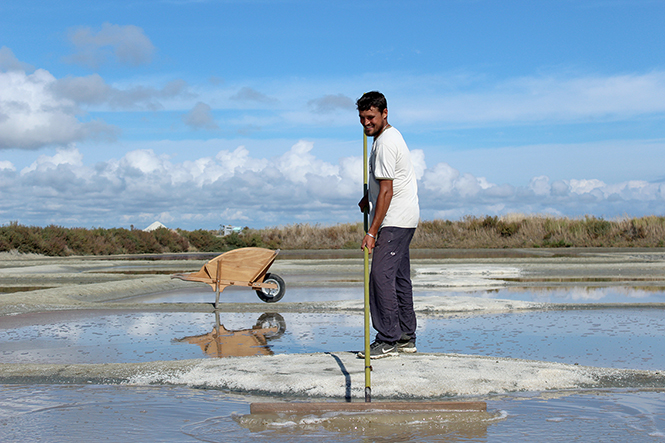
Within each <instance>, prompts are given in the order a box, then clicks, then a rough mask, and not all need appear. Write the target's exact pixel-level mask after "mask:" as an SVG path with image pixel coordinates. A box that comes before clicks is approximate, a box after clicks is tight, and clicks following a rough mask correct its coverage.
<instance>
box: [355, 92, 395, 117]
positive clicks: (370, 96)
mask: <svg viewBox="0 0 665 443" xmlns="http://www.w3.org/2000/svg"><path fill="white" fill-rule="evenodd" d="M372 106H374V107H375V108H376V109H378V111H379V112H383V110H384V109H387V108H388V101H387V100H386V97H385V96H384V95H383V94H381V93H380V92H379V91H370V92H365V93H364V94H363V96H362V97H360V98H359V99H358V100H357V101H356V108H358V111H368V110H369V108H371V107H372Z"/></svg>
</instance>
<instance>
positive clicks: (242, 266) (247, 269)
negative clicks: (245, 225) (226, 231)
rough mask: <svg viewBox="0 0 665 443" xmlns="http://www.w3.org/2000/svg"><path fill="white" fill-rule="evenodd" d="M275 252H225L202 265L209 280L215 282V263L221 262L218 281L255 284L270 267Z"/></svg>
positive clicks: (253, 249)
mask: <svg viewBox="0 0 665 443" xmlns="http://www.w3.org/2000/svg"><path fill="white" fill-rule="evenodd" d="M276 257H277V252H275V251H272V250H270V249H265V248H242V249H234V250H233V251H229V252H225V253H224V254H222V255H220V256H218V257H216V258H214V259H212V260H210V261H209V262H208V263H206V264H205V265H204V268H205V270H206V271H207V273H208V275H210V278H211V279H212V280H213V281H215V280H217V262H218V261H219V260H221V262H222V263H221V264H222V275H221V278H220V280H230V281H237V282H249V283H253V282H255V281H256V280H257V279H258V278H259V277H261V276H262V274H265V272H266V270H267V269H268V268H269V267H270V265H272V263H273V262H274V261H275V258H276Z"/></svg>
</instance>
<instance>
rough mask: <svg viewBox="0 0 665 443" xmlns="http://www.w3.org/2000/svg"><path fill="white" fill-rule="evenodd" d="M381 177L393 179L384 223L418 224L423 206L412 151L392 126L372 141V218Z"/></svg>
mask: <svg viewBox="0 0 665 443" xmlns="http://www.w3.org/2000/svg"><path fill="white" fill-rule="evenodd" d="M378 180H392V181H393V198H392V200H391V201H390V206H389V207H388V212H387V213H386V216H385V218H384V219H383V223H382V224H381V227H384V226H393V227H397V228H415V227H417V226H418V220H419V219H420V207H419V206H418V183H417V181H416V174H415V171H414V170H413V164H412V163H411V153H410V152H409V148H408V147H407V146H406V142H405V141H404V138H402V134H400V132H399V131H398V130H397V129H395V128H393V127H392V126H390V127H388V128H386V129H385V130H384V131H383V132H382V133H381V134H380V135H379V136H378V137H377V138H375V139H374V143H373V144H372V152H371V154H370V157H369V201H370V203H371V207H370V220H371V219H373V218H374V210H375V208H376V199H377V197H378V195H379V182H378ZM370 223H371V222H370Z"/></svg>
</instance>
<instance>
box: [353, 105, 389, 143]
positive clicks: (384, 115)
mask: <svg viewBox="0 0 665 443" xmlns="http://www.w3.org/2000/svg"><path fill="white" fill-rule="evenodd" d="M358 115H359V116H360V124H361V125H363V128H365V135H366V136H368V137H375V136H377V135H379V134H381V131H383V129H384V128H385V127H386V126H388V110H387V109H384V110H383V112H379V110H378V109H376V107H374V106H372V107H371V108H369V109H368V110H366V111H360V112H358Z"/></svg>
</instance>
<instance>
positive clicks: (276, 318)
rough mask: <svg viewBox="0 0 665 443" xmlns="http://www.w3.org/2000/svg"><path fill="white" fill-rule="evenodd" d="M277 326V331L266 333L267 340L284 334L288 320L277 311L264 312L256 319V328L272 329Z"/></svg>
mask: <svg viewBox="0 0 665 443" xmlns="http://www.w3.org/2000/svg"><path fill="white" fill-rule="evenodd" d="M275 327H276V328H277V332H275V333H272V334H266V335H265V337H266V340H272V339H273V338H279V337H281V336H282V335H284V331H286V320H284V317H282V316H281V315H279V314H278V313H276V312H266V313H264V314H262V315H261V317H259V319H258V320H256V325H255V326H254V329H270V328H275Z"/></svg>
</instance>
